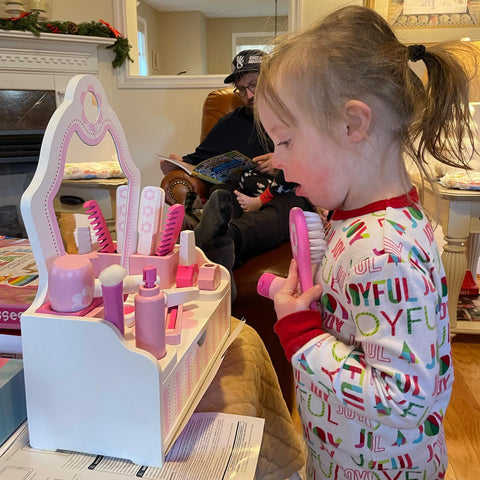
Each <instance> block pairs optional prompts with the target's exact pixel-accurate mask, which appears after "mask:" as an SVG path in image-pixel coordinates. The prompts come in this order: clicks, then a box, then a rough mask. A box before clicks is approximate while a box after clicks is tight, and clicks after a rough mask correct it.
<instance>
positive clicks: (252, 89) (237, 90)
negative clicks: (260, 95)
mask: <svg viewBox="0 0 480 480" xmlns="http://www.w3.org/2000/svg"><path fill="white" fill-rule="evenodd" d="M256 88H257V82H251V83H250V84H249V85H247V86H246V87H235V88H234V89H233V93H234V94H235V95H236V96H237V97H244V96H245V95H246V94H247V90H249V91H250V93H255V89H256Z"/></svg>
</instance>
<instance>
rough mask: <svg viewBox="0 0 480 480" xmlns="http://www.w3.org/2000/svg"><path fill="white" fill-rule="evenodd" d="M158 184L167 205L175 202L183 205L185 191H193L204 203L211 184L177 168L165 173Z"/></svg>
mask: <svg viewBox="0 0 480 480" xmlns="http://www.w3.org/2000/svg"><path fill="white" fill-rule="evenodd" d="M160 186H161V187H162V188H163V190H164V191H165V202H166V203H167V204H168V205H174V204H175V203H181V204H182V205H183V204H184V203H185V197H186V195H187V192H195V193H196V194H197V195H198V196H199V197H200V199H201V200H202V202H203V203H205V202H206V200H207V198H208V193H209V191H210V186H211V185H210V184H209V183H208V182H205V181H203V180H201V179H200V178H196V177H192V176H191V175H189V174H188V173H187V172H185V171H183V170H182V169H181V168H179V169H177V170H172V171H171V172H169V173H167V174H166V175H165V176H164V177H163V179H162V183H161V185H160Z"/></svg>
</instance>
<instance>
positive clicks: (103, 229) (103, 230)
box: [83, 200, 115, 253]
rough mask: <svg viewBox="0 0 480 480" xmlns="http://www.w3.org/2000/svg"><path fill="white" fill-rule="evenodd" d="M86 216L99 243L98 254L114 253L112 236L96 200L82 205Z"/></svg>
mask: <svg viewBox="0 0 480 480" xmlns="http://www.w3.org/2000/svg"><path fill="white" fill-rule="evenodd" d="M83 208H85V210H86V212H87V214H88V220H89V221H90V225H91V226H92V227H93V230H94V232H95V236H96V237H97V240H98V242H99V243H100V249H99V252H101V253H114V252H115V245H114V244H113V241H112V236H111V235H110V231H109V230H108V227H107V224H106V222H105V218H104V217H103V214H102V211H101V210H100V206H99V205H98V203H97V201H96V200H88V201H87V202H85V203H84V204H83Z"/></svg>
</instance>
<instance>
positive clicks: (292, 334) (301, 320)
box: [273, 310, 324, 361]
mask: <svg viewBox="0 0 480 480" xmlns="http://www.w3.org/2000/svg"><path fill="white" fill-rule="evenodd" d="M273 329H274V330H275V333H276V334H277V335H278V338H279V339H280V343H281V344H282V347H283V350H284V351H285V355H286V356H287V358H288V361H291V359H292V356H293V355H294V354H295V353H296V352H297V351H298V350H299V349H300V348H301V347H303V346H304V345H305V344H306V343H307V342H309V341H310V340H311V339H312V338H315V337H318V336H319V335H321V334H322V333H324V331H323V330H322V320H321V316H320V312H318V311H315V310H305V311H302V312H295V313H292V314H290V315H287V316H286V317H283V318H281V319H280V320H279V321H278V322H277V323H276V324H275V326H274V327H273Z"/></svg>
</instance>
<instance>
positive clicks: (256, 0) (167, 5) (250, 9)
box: [143, 0, 289, 18]
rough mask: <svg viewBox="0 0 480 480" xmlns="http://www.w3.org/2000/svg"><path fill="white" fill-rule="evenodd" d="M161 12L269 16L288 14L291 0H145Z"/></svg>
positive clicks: (210, 15)
mask: <svg viewBox="0 0 480 480" xmlns="http://www.w3.org/2000/svg"><path fill="white" fill-rule="evenodd" d="M143 1H144V2H145V3H148V4H149V5H151V6H152V7H153V8H155V9H156V10H158V11H160V12H181V11H187V12H192V11H199V12H202V13H203V15H205V16H206V17H208V18H213V17H269V16H273V15H275V3H277V15H279V16H283V15H288V3H289V0H143Z"/></svg>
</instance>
